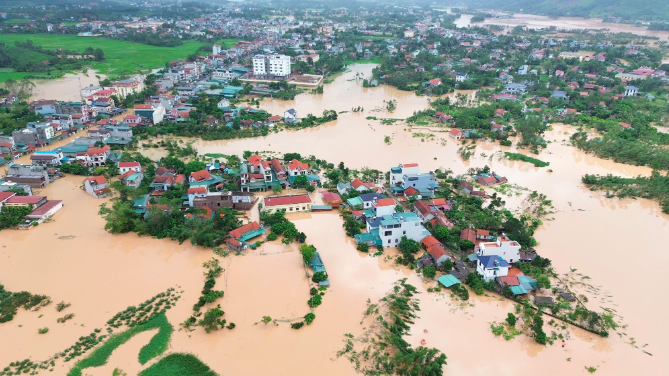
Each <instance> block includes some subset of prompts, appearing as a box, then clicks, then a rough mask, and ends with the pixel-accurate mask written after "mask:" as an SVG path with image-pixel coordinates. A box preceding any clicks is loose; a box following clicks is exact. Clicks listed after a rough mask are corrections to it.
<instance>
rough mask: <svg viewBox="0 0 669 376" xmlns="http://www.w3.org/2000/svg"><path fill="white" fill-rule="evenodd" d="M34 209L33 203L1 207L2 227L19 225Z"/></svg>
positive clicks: (0, 224) (0, 225) (0, 226)
mask: <svg viewBox="0 0 669 376" xmlns="http://www.w3.org/2000/svg"><path fill="white" fill-rule="evenodd" d="M32 211H33V207H32V205H28V206H9V205H3V206H2V207H0V229H3V228H10V227H14V226H18V225H19V224H20V223H21V222H22V221H23V219H24V218H25V217H26V216H27V215H28V214H30V212H32Z"/></svg>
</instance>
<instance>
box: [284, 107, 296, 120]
mask: <svg viewBox="0 0 669 376" xmlns="http://www.w3.org/2000/svg"><path fill="white" fill-rule="evenodd" d="M283 121H284V122H286V123H295V122H296V121H297V111H295V109H292V108H291V109H290V110H287V111H286V112H284V113H283Z"/></svg>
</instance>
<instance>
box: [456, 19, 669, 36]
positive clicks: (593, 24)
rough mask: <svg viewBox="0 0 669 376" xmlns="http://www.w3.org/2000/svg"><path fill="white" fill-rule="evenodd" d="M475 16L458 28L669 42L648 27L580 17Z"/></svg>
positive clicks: (668, 34) (663, 34)
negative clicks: (603, 33) (602, 33)
mask: <svg viewBox="0 0 669 376" xmlns="http://www.w3.org/2000/svg"><path fill="white" fill-rule="evenodd" d="M472 17H473V15H466V14H463V15H462V16H461V17H460V18H458V19H457V20H455V25H456V26H457V27H467V26H470V25H474V26H476V25H478V26H481V25H500V26H508V27H516V26H526V27H528V28H530V29H541V28H545V29H548V28H549V27H551V26H555V27H557V28H558V29H567V30H582V29H593V30H595V29H597V30H602V29H608V32H610V33H632V34H637V35H645V36H652V37H659V38H660V39H662V40H667V37H668V36H669V32H666V31H658V30H648V29H647V28H646V27H636V26H633V25H629V24H619V23H610V22H602V20H601V19H598V18H580V17H559V18H549V17H547V16H538V15H533V14H514V16H513V18H510V19H506V18H499V19H498V18H486V20H485V21H483V22H476V23H471V19H472Z"/></svg>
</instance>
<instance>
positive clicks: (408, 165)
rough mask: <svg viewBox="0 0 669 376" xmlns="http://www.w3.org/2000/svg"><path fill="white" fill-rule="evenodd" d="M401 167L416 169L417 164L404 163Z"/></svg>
mask: <svg viewBox="0 0 669 376" xmlns="http://www.w3.org/2000/svg"><path fill="white" fill-rule="evenodd" d="M402 167H418V163H404V164H402Z"/></svg>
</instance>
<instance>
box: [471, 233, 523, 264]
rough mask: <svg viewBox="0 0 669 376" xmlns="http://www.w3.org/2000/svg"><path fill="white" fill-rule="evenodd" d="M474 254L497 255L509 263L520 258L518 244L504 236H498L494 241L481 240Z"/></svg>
mask: <svg viewBox="0 0 669 376" xmlns="http://www.w3.org/2000/svg"><path fill="white" fill-rule="evenodd" d="M476 254H477V255H479V256H499V257H501V258H503V259H504V260H505V261H507V262H509V263H514V262H518V260H520V244H518V242H515V241H513V240H509V239H508V238H505V237H499V238H497V240H496V241H494V242H482V243H479V245H478V250H477V251H476Z"/></svg>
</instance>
